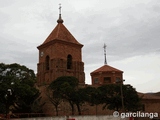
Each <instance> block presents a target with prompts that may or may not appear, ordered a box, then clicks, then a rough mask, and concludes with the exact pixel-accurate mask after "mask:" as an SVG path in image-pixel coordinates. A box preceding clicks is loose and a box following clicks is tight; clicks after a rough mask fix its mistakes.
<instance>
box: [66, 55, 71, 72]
mask: <svg viewBox="0 0 160 120" xmlns="http://www.w3.org/2000/svg"><path fill="white" fill-rule="evenodd" d="M71 68H72V56H71V55H68V56H67V69H71Z"/></svg>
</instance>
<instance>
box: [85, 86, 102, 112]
mask: <svg viewBox="0 0 160 120" xmlns="http://www.w3.org/2000/svg"><path fill="white" fill-rule="evenodd" d="M84 91H85V92H84V99H85V101H86V102H88V103H89V104H90V105H91V106H93V105H96V114H97V106H98V105H99V104H101V93H100V92H101V91H100V90H99V89H98V88H95V87H91V86H88V87H86V88H84Z"/></svg>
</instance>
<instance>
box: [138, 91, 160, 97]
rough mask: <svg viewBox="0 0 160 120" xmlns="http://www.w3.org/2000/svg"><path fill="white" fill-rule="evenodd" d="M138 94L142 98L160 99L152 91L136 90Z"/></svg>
mask: <svg viewBox="0 0 160 120" xmlns="http://www.w3.org/2000/svg"><path fill="white" fill-rule="evenodd" d="M138 96H139V97H140V98H142V99H160V96H156V95H154V93H150V94H149V93H148V94H147V93H140V92H138Z"/></svg>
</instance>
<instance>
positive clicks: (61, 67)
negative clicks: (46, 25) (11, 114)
mask: <svg viewBox="0 0 160 120" xmlns="http://www.w3.org/2000/svg"><path fill="white" fill-rule="evenodd" d="M57 23H58V24H57V26H56V27H55V28H54V29H53V31H52V32H51V33H50V34H49V36H48V37H47V38H46V40H45V41H44V42H43V43H42V44H41V45H39V46H38V47H37V48H38V50H39V63H38V65H37V69H38V70H37V72H38V73H37V78H38V85H43V84H49V83H51V82H52V81H53V80H55V79H56V78H58V77H60V76H74V77H76V78H77V79H78V80H79V84H81V85H84V84H85V73H84V62H83V61H82V47H83V45H82V44H81V43H80V42H78V41H77V40H76V38H74V36H73V35H72V34H71V33H70V32H69V30H68V29H67V28H66V27H65V25H64V24H63V19H62V17H61V7H60V13H59V18H58V20H57ZM105 55H106V53H105ZM105 61H106V57H105ZM91 78H92V85H102V84H105V83H115V82H116V80H122V79H123V71H121V70H118V69H116V68H114V67H111V66H109V65H107V62H105V65H104V66H102V67H100V68H98V69H97V70H95V71H93V72H91Z"/></svg>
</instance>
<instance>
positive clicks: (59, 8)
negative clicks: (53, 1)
mask: <svg viewBox="0 0 160 120" xmlns="http://www.w3.org/2000/svg"><path fill="white" fill-rule="evenodd" d="M61 8H62V6H61V3H60V4H59V14H61Z"/></svg>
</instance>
